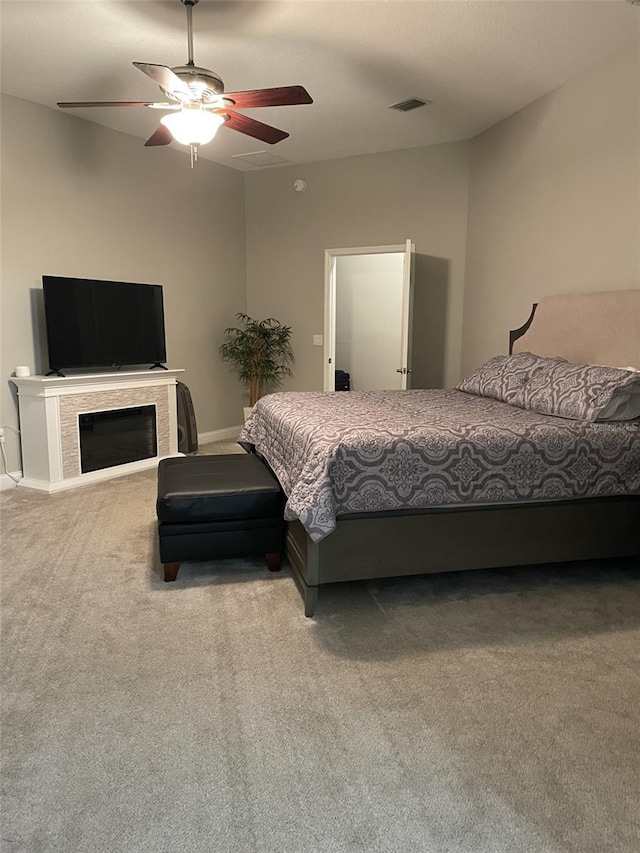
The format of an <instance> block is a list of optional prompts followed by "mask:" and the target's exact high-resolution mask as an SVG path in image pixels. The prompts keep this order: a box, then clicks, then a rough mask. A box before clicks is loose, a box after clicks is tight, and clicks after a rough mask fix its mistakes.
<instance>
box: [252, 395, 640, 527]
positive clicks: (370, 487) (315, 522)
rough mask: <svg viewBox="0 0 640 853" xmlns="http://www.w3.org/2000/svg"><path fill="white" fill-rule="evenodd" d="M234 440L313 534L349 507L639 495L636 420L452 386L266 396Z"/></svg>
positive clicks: (290, 514) (639, 427) (288, 513)
mask: <svg viewBox="0 0 640 853" xmlns="http://www.w3.org/2000/svg"><path fill="white" fill-rule="evenodd" d="M240 441H241V442H242V443H244V444H250V445H252V446H253V447H255V449H256V450H257V452H259V453H260V454H261V455H262V456H263V457H264V458H265V460H266V461H267V462H268V464H269V465H270V467H271V468H272V470H273V472H274V473H275V475H276V476H277V478H278V480H279V481H280V484H281V485H282V488H283V490H284V492H285V494H286V496H287V503H286V506H285V518H287V519H288V520H293V519H299V520H300V522H301V523H302V525H303V526H304V528H305V530H306V531H307V532H308V534H309V536H310V537H311V539H313V540H314V541H316V542H317V541H320V540H321V539H323V538H324V537H325V536H327V535H328V534H330V533H331V531H332V530H334V528H335V526H336V518H337V517H338V516H340V515H345V514H351V513H371V512H382V511H393V510H402V509H429V508H436V507H455V506H456V505H463V506H469V505H487V504H509V503H514V502H516V503H529V502H538V501H557V500H574V499H576V498H591V497H603V496H628V495H639V494H640V421H638V420H636V421H632V422H625V423H590V422H587V421H574V420H567V419H565V418H559V417H555V416H550V415H541V414H538V413H537V412H534V411H531V410H526V409H521V408H517V407H515V406H510V405H508V404H506V403H503V402H500V401H497V400H493V399H489V398H487V397H481V396H477V395H475V394H469V393H465V392H463V391H458V390H455V389H444V390H440V389H437V390H419V391H360V392H355V391H352V392H349V393H346V394H345V393H336V392H286V393H277V394H271V395H268V396H267V397H263V398H262V399H261V400H259V401H258V403H257V404H256V406H255V407H254V409H253V411H252V413H251V415H250V416H249V418H248V420H247V422H246V424H245V426H244V428H243V430H242V432H241V434H240Z"/></svg>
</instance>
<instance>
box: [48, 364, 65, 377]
mask: <svg viewBox="0 0 640 853" xmlns="http://www.w3.org/2000/svg"><path fill="white" fill-rule="evenodd" d="M45 376H61V377H62V378H63V379H66V377H65V375H64V373H63V372H62V371H61V370H58V368H57V367H52V368H51V370H47V372H46V373H45Z"/></svg>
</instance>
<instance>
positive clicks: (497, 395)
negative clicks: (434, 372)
mask: <svg viewBox="0 0 640 853" xmlns="http://www.w3.org/2000/svg"><path fill="white" fill-rule="evenodd" d="M559 362H560V363H563V364H566V363H567V362H566V361H565V360H564V359H561V358H542V357H541V356H539V355H534V354H533V353H532V352H519V353H515V354H514V355H495V356H494V357H493V358H490V359H489V361H486V362H485V363H484V364H482V365H480V367H478V368H477V369H476V370H474V371H473V372H472V373H470V374H469V376H467V377H466V378H465V379H463V380H462V382H460V383H459V384H458V385H456V386H455V387H456V388H457V389H458V391H466V392H467V393H469V394H478V395H479V396H480V397H492V398H493V399H494V400H502V401H503V402H504V403H510V404H511V405H512V406H520V407H522V405H523V404H522V394H523V389H524V387H525V385H526V383H527V382H528V381H529V380H530V379H531V377H532V376H534V375H535V374H536V373H537V372H538V371H540V370H542V369H543V368H546V367H551V366H552V365H555V364H557V363H559Z"/></svg>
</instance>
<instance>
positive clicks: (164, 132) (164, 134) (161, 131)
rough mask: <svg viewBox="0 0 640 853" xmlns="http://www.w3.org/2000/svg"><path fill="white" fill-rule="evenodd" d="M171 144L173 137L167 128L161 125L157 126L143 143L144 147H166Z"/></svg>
mask: <svg viewBox="0 0 640 853" xmlns="http://www.w3.org/2000/svg"><path fill="white" fill-rule="evenodd" d="M170 142H173V135H172V133H171V131H170V130H169V128H168V127H165V126H164V125H163V124H161V125H159V126H158V129H157V130H156V132H155V133H153V134H152V135H151V136H150V137H149V138H148V139H147V141H146V142H145V147H148V146H150V145H168V144H169V143H170Z"/></svg>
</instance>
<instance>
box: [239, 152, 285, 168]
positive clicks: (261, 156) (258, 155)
mask: <svg viewBox="0 0 640 853" xmlns="http://www.w3.org/2000/svg"><path fill="white" fill-rule="evenodd" d="M232 157H233V159H234V160H242V162H243V163H250V164H251V165H252V166H275V165H276V163H278V164H282V163H290V162H291V160H287V158H286V157H282V156H281V155H280V154H272V153H271V152H270V151H251V152H249V153H248V154H233V155H232Z"/></svg>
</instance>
